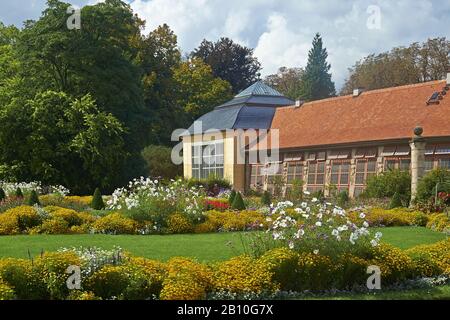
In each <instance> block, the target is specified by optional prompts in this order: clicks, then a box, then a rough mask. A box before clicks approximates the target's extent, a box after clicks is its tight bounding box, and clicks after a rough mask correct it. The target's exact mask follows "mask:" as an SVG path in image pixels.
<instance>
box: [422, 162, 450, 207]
mask: <svg viewBox="0 0 450 320" xmlns="http://www.w3.org/2000/svg"><path fill="white" fill-rule="evenodd" d="M439 192H446V193H450V170H444V169H435V170H432V171H430V172H429V173H428V174H426V175H425V176H424V177H422V179H420V181H419V184H418V186H417V201H420V202H426V201H428V200H429V199H430V198H434V197H435V196H436V194H438V193H439Z"/></svg>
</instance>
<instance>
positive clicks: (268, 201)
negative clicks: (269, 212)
mask: <svg viewBox="0 0 450 320" xmlns="http://www.w3.org/2000/svg"><path fill="white" fill-rule="evenodd" d="M271 203H272V199H271V197H270V192H269V191H267V190H265V191H264V192H263V194H262V196H261V204H263V205H265V206H270V204H271Z"/></svg>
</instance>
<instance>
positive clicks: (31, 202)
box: [27, 190, 41, 206]
mask: <svg viewBox="0 0 450 320" xmlns="http://www.w3.org/2000/svg"><path fill="white" fill-rule="evenodd" d="M27 204H28V205H29V206H34V205H35V204H37V205H40V204H41V203H40V201H39V196H38V194H37V192H36V190H33V191H31V193H30V196H29V198H28V203H27Z"/></svg>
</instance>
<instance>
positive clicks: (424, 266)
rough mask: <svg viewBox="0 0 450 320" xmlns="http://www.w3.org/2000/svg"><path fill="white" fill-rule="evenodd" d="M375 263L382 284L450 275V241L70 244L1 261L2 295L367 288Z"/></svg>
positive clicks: (208, 294)
mask: <svg viewBox="0 0 450 320" xmlns="http://www.w3.org/2000/svg"><path fill="white" fill-rule="evenodd" d="M70 265H77V266H80V267H81V271H82V273H81V274H82V279H81V280H82V281H81V289H80V290H68V289H67V286H66V279H67V277H68V275H67V274H66V273H65V271H66V269H67V267H68V266H70ZM369 265H377V266H379V267H380V269H381V272H382V274H381V281H382V285H383V286H388V285H389V284H393V283H399V282H402V281H407V280H408V279H414V278H417V277H425V276H426V277H429V276H437V275H442V274H447V275H450V274H449V272H450V268H449V267H450V240H449V239H447V240H444V241H441V242H439V243H436V244H433V245H429V246H418V247H415V248H412V249H409V250H407V251H401V250H400V249H397V248H395V247H392V246H388V245H379V246H375V247H371V249H370V250H369V251H368V252H367V255H366V256H364V257H362V256H356V255H344V256H341V257H340V258H339V259H338V260H334V258H333V257H332V256H328V255H325V254H320V253H318V254H315V253H313V252H306V251H305V252H300V253H299V252H297V251H294V250H291V249H288V248H285V247H280V248H276V249H271V250H269V251H267V252H266V253H265V254H264V255H262V256H261V257H258V258H257V257H251V256H248V255H243V256H239V257H235V258H232V259H230V260H227V261H223V262H219V263H213V264H203V263H199V262H197V261H195V260H193V259H190V258H181V257H179V258H172V259H171V260H169V261H167V262H159V261H155V260H150V259H144V258H139V257H132V256H129V255H128V254H126V253H123V252H122V251H121V250H120V249H119V248H117V249H114V250H110V251H105V250H101V249H95V248H91V249H83V248H75V249H70V248H69V249H62V250H60V252H53V253H44V254H43V255H41V256H39V257H37V258H36V259H35V260H34V261H31V260H22V259H0V279H1V281H0V299H13V298H17V299H80V300H93V299H167V300H180V299H208V298H215V297H242V296H243V295H247V296H249V297H254V298H261V297H264V296H269V295H273V294H276V293H279V292H284V291H288V290H289V291H296V292H302V291H304V290H311V291H313V292H320V291H322V290H329V289H341V290H342V289H351V288H355V287H361V288H362V287H364V286H365V284H366V279H367V276H368V275H367V273H366V269H367V267H368V266H369Z"/></svg>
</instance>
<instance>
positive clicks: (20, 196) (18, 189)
mask: <svg viewBox="0 0 450 320" xmlns="http://www.w3.org/2000/svg"><path fill="white" fill-rule="evenodd" d="M14 195H15V196H16V197H17V198H23V193H22V189H20V188H17V189H16V192H15V194H14Z"/></svg>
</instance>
